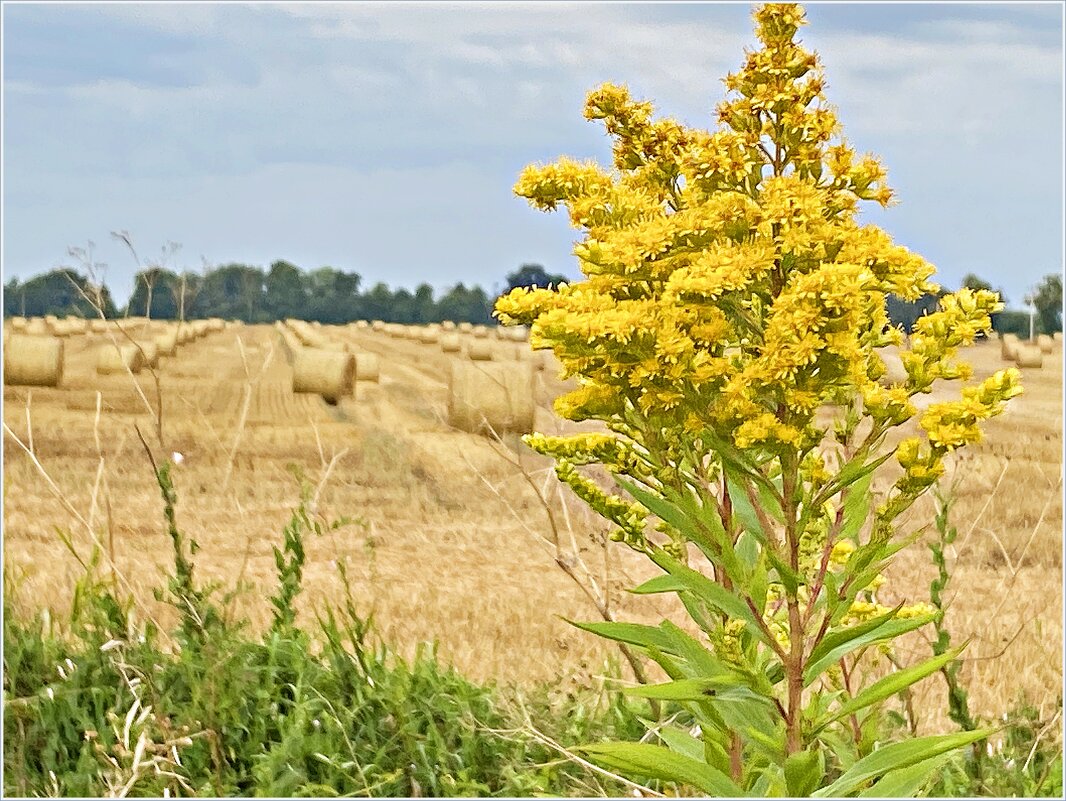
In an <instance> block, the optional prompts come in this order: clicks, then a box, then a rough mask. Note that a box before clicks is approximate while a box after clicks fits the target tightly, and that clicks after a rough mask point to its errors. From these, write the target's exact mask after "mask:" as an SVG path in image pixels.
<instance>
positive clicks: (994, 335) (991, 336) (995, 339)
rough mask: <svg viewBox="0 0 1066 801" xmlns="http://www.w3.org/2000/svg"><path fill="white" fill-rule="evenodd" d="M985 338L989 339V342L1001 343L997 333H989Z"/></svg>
mask: <svg viewBox="0 0 1066 801" xmlns="http://www.w3.org/2000/svg"><path fill="white" fill-rule="evenodd" d="M985 337H986V338H987V339H988V341H989V342H998V341H999V334H997V333H996V332H995V331H989V332H988V333H987V334H985Z"/></svg>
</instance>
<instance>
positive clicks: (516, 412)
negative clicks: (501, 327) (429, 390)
mask: <svg viewBox="0 0 1066 801" xmlns="http://www.w3.org/2000/svg"><path fill="white" fill-rule="evenodd" d="M535 409H536V407H535V405H534V402H533V367H532V365H529V364H521V365H517V364H473V363H471V362H463V361H456V362H453V363H452V369H451V375H450V381H449V384H448V424H449V425H450V426H452V427H454V428H458V429H460V430H462V431H469V432H471V433H475V434H477V433H493V432H495V433H496V434H502V433H504V432H506V431H515V432H518V433H520V434H528V433H529V432H531V431H532V430H533V418H534V412H535Z"/></svg>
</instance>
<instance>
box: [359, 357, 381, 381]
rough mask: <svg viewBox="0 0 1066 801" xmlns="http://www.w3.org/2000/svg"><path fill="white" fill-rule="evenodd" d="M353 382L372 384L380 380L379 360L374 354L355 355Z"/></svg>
mask: <svg viewBox="0 0 1066 801" xmlns="http://www.w3.org/2000/svg"><path fill="white" fill-rule="evenodd" d="M355 380H356V381H373V382H374V383H377V382H378V381H379V380H381V359H379V358H378V355H377V354H376V353H357V354H355Z"/></svg>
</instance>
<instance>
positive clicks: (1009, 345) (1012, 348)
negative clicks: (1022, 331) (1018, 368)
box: [999, 334, 1021, 362]
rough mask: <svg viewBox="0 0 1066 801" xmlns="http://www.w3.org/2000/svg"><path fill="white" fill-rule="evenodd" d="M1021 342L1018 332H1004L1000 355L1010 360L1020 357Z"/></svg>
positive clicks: (1000, 344) (1000, 343) (1000, 342)
mask: <svg viewBox="0 0 1066 801" xmlns="http://www.w3.org/2000/svg"><path fill="white" fill-rule="evenodd" d="M1020 344H1021V342H1020V340H1019V339H1018V335H1017V334H1004V335H1003V338H1002V339H1001V340H1000V341H999V355H1000V356H1001V357H1002V358H1003V359H1004V360H1005V361H1008V362H1013V361H1015V360H1017V358H1018V346H1019V345H1020Z"/></svg>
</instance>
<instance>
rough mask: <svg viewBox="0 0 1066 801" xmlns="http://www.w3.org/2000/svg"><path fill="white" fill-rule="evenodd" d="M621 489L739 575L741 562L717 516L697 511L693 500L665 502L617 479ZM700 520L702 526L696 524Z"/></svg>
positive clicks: (629, 482)
mask: <svg viewBox="0 0 1066 801" xmlns="http://www.w3.org/2000/svg"><path fill="white" fill-rule="evenodd" d="M615 480H616V481H617V483H618V485H619V486H620V487H622V489H624V490H625V491H626V492H628V493H629V494H630V495H632V496H633V497H634V498H635V499H636V500H637V501H638V502H640V503H641V504H642V505H643V506H644V507H645V508H647V509H648V510H649V511H650V512H651V513H652V514H654V515H656V516H657V517H659V518H660V519H661V520H663V521H665V522H666V523H669V524H670V525H671V526H673V527H674V528H675V529H677V530H678V531H679V532H681V534H682V535H683V536H684V537H686V538H687V539H688V540H689V541H691V542H694V543H696V544H697V545H699V546H700V548H701V550H703V552H704V554H705V555H706V556H707V558H708V559H710V560H711V561H712V562H715V563H721V565H722V567H724V568H725V571H726V572H727V573H728V574H729V575H731V576H738V575H739V573H740V563H739V562H738V561H737V558H736V554H735V553H734V552H733V543H732V541H731V540H729V539H728V538H727V537H726V534H725V529H723V528H722V523H721V521H720V520H718V518H717V515H716V514H714V513H711V514H708V513H707V512H706V511H705V510H701V509H700V508H698V505H697V504H695V503H693V502H692V500H691V498H685V497H678V498H674V499H666V498H663V497H661V496H660V495H658V494H656V493H655V492H650V491H648V490H646V489H644V488H643V487H640V486H638V485H637V484H635V483H633V482H631V481H626V480H625V479H623V478H619V477H616V479H615ZM697 521H698V522H699V523H701V524H702V525H696V523H697Z"/></svg>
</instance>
